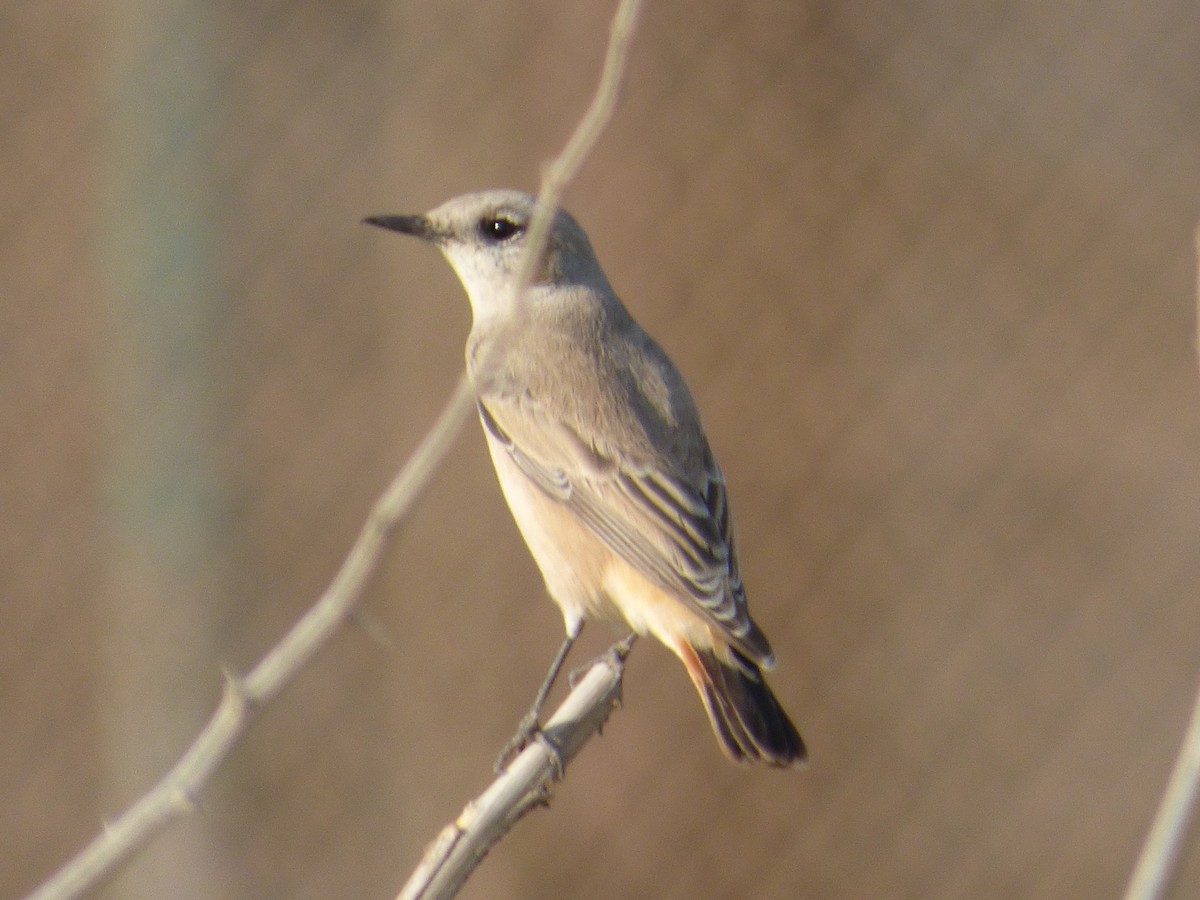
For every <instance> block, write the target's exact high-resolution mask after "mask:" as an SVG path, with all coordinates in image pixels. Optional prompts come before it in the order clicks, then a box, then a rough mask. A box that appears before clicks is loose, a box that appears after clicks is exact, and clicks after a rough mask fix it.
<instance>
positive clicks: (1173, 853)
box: [1125, 227, 1200, 900]
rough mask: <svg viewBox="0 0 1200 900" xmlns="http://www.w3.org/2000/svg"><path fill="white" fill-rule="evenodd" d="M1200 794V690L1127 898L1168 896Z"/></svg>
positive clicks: (1199, 310)
mask: <svg viewBox="0 0 1200 900" xmlns="http://www.w3.org/2000/svg"><path fill="white" fill-rule="evenodd" d="M1195 239H1196V322H1197V332H1196V352H1197V356H1198V358H1200V227H1198V228H1197V229H1196V235H1195ZM1198 793H1200V692H1197V694H1196V702H1195V704H1194V706H1193V707H1192V718H1191V721H1190V722H1189V723H1188V728H1187V732H1186V733H1185V734H1184V737H1183V746H1181V747H1180V748H1179V755H1178V756H1177V757H1176V759H1175V768H1174V769H1172V771H1171V778H1170V780H1169V781H1168V782H1167V789H1166V791H1165V792H1164V793H1163V798H1162V800H1161V801H1160V802H1159V805H1158V812H1157V813H1156V814H1155V816H1154V822H1153V824H1152V825H1151V826H1150V833H1149V834H1148V835H1147V836H1146V843H1145V845H1144V846H1143V847H1142V853H1141V856H1139V857H1138V861H1137V866H1136V867H1135V868H1134V870H1133V875H1132V877H1131V878H1130V879H1129V887H1128V888H1127V889H1126V891H1125V900H1160V898H1162V897H1164V896H1166V892H1167V888H1168V887H1170V884H1171V879H1172V878H1174V876H1175V871H1176V869H1177V867H1178V863H1179V851H1180V850H1181V849H1182V847H1183V841H1184V839H1185V838H1186V837H1187V836H1188V833H1189V832H1190V830H1191V824H1192V816H1193V814H1194V813H1195V811H1196V797H1197V794H1198Z"/></svg>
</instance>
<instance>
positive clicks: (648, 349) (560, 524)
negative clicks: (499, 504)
mask: <svg viewBox="0 0 1200 900" xmlns="http://www.w3.org/2000/svg"><path fill="white" fill-rule="evenodd" d="M535 210H536V200H535V199H534V198H533V197H531V196H529V195H528V194H524V193H521V192H518V191H486V192H483V193H478V194H469V195H467V196H463V197H457V198H455V199H453V200H450V201H448V202H447V203H445V204H443V205H442V206H439V207H438V208H437V209H434V210H432V211H431V212H428V213H426V214H425V215H406V216H373V217H371V218H369V219H367V220H366V221H367V222H368V223H370V224H372V225H377V226H379V227H382V228H387V229H390V230H392V231H399V232H402V233H404V234H409V235H414V236H415V237H419V238H422V239H424V240H426V241H429V242H430V243H432V244H434V245H435V246H436V247H438V249H440V250H441V251H442V253H443V254H445V256H446V258H447V259H448V260H449V262H450V264H451V265H452V266H453V267H454V270H455V272H457V273H458V277H459V278H460V279H461V280H462V283H463V286H464V287H465V288H466V291H467V295H468V297H469V298H470V301H471V310H472V313H473V317H474V324H473V326H472V328H471V334H470V337H469V339H468V341H467V367H468V370H469V371H470V373H471V377H472V379H473V380H474V384H475V390H476V392H477V395H478V401H479V416H480V419H481V420H482V422H483V428H484V432H485V434H486V436H487V442H488V448H489V449H490V451H491V455H492V462H493V463H494V464H495V466H496V474H497V476H498V477H499V479H500V487H501V488H502V489H503V491H504V496H505V498H506V499H507V500H508V505H509V508H510V509H511V510H512V514H513V518H515V519H516V522H517V525H518V526H519V527H520V529H521V533H522V535H524V537H525V541H526V543H527V544H528V545H529V549H530V551H531V552H532V553H533V557H534V559H535V560H536V561H537V564H538V566H539V567H540V568H541V570H542V576H543V577H544V578H545V581H546V588H547V590H548V591H549V592H550V596H551V597H552V598H553V599H554V601H555V602H556V603H557V604H558V605H559V607H561V609H562V614H563V619H564V620H565V622H566V629H567V639H566V641H565V642H564V643H563V646H562V649H561V650H560V651H559V654H558V656H557V657H556V658H555V664H554V665H553V666H552V668H551V673H550V676H549V677H548V681H547V684H546V685H544V686H543V691H541V692H539V695H538V696H539V701H542V700H544V699H545V692H546V691H547V690H549V682H550V681H552V680H553V677H554V675H555V674H556V673H557V671H558V669H559V667H560V666H561V664H562V661H563V659H564V658H565V656H566V653H567V651H568V649H569V648H570V646H571V642H572V641H573V640H574V639H575V638H576V637H577V636H578V635H579V633H580V631H581V630H582V628H583V622H584V620H585V619H589V618H596V619H603V620H609V621H614V622H618V623H620V622H624V623H626V624H627V625H628V626H629V627H630V628H631V629H633V631H634V632H635V633H636V634H646V633H650V634H652V635H654V637H656V638H657V639H658V640H660V641H661V642H662V643H663V644H665V645H666V646H667V647H669V648H670V649H671V650H672V651H673V652H674V653H675V654H676V655H677V656H678V657H679V658H680V659H681V660H682V661H683V664H684V666H685V667H686V668H687V672H688V675H690V676H691V679H692V682H693V683H694V684H695V686H696V690H697V691H699V693H700V698H701V699H702V700H703V701H704V708H705V710H706V711H707V712H708V717H709V719H710V720H711V721H712V726H713V730H714V731H715V732H716V735H717V738H718V739H719V740H720V743H721V747H722V748H723V749H724V751H725V753H726V754H728V755H729V757H731V758H732V759H734V760H749V761H760V762H765V763H768V764H770V765H773V766H789V765H794V764H797V763H801V762H803V761H804V759H805V748H804V743H803V741H802V740H801V739H800V735H799V734H798V733H797V731H796V727H795V726H794V725H793V724H792V723H791V721H790V720H789V719H788V716H787V713H785V712H784V711H783V708H782V707H781V706H780V705H779V701H778V700H776V699H775V695H774V694H773V693H771V689H770V688H769V687H768V686H767V683H766V681H765V680H764V678H763V674H762V670H763V669H769V668H771V667H772V666H773V665H774V662H775V657H774V654H773V653H772V652H771V647H770V644H768V643H767V638H766V636H765V635H764V634H763V633H762V631H761V630H759V628H758V626H757V625H755V623H754V620H753V619H751V618H750V613H749V611H748V610H747V608H746V594H745V591H744V589H743V588H742V579H741V577H740V575H739V574H738V563H737V555H736V553H735V552H734V546H733V532H732V527H731V524H730V517H729V505H728V502H727V500H726V496H725V478H724V477H723V476H722V474H721V469H720V467H718V465H717V461H716V460H715V459H714V458H713V454H712V451H711V450H710V449H709V446H708V441H707V439H706V438H705V436H704V429H703V428H702V427H701V425H700V416H699V414H698V413H697V411H696V406H695V404H694V403H693V401H692V396H691V394H690V393H689V392H688V389H687V386H686V385H685V384H684V382H683V378H682V376H680V374H679V372H678V371H677V370H676V368H675V366H674V365H673V364H672V363H671V361H670V360H669V359H668V358H667V355H666V353H664V352H663V350H662V348H660V347H659V346H658V344H656V343H655V342H654V341H653V340H652V339H651V338H650V337H649V335H647V334H646V332H644V331H643V330H642V329H641V327H639V326H638V324H637V323H636V322H635V321H634V320H633V318H632V317H631V316H630V315H629V313H628V312H627V311H626V309H625V307H624V306H623V305H622V304H621V301H620V300H619V299H617V295H616V294H615V293H614V292H613V289H612V288H611V287H610V286H609V283H608V279H607V278H605V276H604V272H603V271H602V270H601V268H600V264H599V263H598V262H597V261H596V257H595V254H594V253H593V251H592V247H591V244H590V243H589V242H588V239H587V236H586V235H585V234H584V232H583V229H582V228H580V227H579V225H578V224H577V223H576V222H575V220H574V219H573V218H571V217H570V216H569V215H568V214H567V213H566V212H565V211H563V210H558V211H557V212H556V213H555V217H554V220H553V226H552V228H551V231H550V237H549V241H548V244H547V247H546V250H545V252H544V254H543V255H542V259H541V261H540V263H539V264H538V265H537V266H536V267H535V269H534V275H533V278H532V281H531V283H530V285H529V287H528V288H527V289H526V290H525V292H524V294H523V295H522V296H521V297H520V298H517V299H516V302H515V303H514V297H513V292H514V289H515V287H516V282H517V278H518V270H519V268H520V265H521V256H522V252H523V250H524V247H525V244H526V237H527V234H528V229H529V226H530V222H531V220H532V218H533V215H534V212H535ZM538 706H540V702H539V703H538V704H535V709H534V712H533V714H532V716H531V717H530V719H531V724H533V725H536V714H537V713H536V711H537V708H538Z"/></svg>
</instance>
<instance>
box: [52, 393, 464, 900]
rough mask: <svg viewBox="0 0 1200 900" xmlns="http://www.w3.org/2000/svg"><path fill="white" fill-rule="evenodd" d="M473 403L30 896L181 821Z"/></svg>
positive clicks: (89, 881) (89, 875)
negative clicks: (203, 710) (294, 608)
mask: <svg viewBox="0 0 1200 900" xmlns="http://www.w3.org/2000/svg"><path fill="white" fill-rule="evenodd" d="M473 407H474V391H473V390H472V388H471V385H470V383H469V382H468V380H467V379H466V377H465V376H464V377H463V378H462V379H460V381H459V383H458V387H457V388H456V390H455V392H454V394H453V396H452V397H451V398H450V401H449V402H448V403H447V404H446V406H445V408H444V409H443V410H442V412H441V415H440V416H439V417H438V420H437V422H436V423H435V424H434V426H433V428H432V430H430V432H429V434H427V435H426V436H425V439H424V440H423V441H422V442H421V445H420V446H419V447H418V448H417V450H416V452H415V453H414V454H413V456H412V458H411V459H410V460H409V461H408V463H407V465H405V466H404V468H403V469H402V470H401V472H400V474H399V475H397V476H396V479H395V480H394V481H393V482H392V484H391V485H390V486H389V487H388V489H387V490H386V491H385V492H384V493H383V495H382V496H381V497H380V498H379V500H377V501H376V503H375V506H374V507H372V509H371V512H370V514H369V515H368V516H367V520H366V522H365V523H364V525H363V528H362V531H361V532H360V533H359V536H358V540H356V541H355V542H354V545H353V547H351V549H350V553H349V555H348V556H347V557H346V561H345V562H344V563H342V567H341V569H339V570H338V573H337V575H336V576H334V579H333V582H332V583H331V584H330V585H329V587H328V589H327V590H326V591H325V593H324V594H323V595H322V597H321V598H320V600H318V601H317V603H316V604H315V605H314V606H313V607H312V608H311V609H309V611H308V612H307V613H306V614H305V615H304V617H303V618H301V619H300V621H299V622H297V623H296V624H295V625H294V626H293V627H292V630H291V631H289V632H288V633H287V635H286V636H285V637H284V638H283V640H281V641H280V642H279V643H278V644H277V645H276V646H275V647H274V648H273V649H272V650H271V651H270V652H269V653H267V655H266V656H264V657H263V659H262V660H261V661H260V662H259V664H258V665H257V666H255V667H254V669H253V670H252V671H251V672H250V674H249V675H247V676H246V677H245V678H241V677H239V676H237V675H235V674H233V673H229V672H227V673H226V676H225V690H224V693H223V694H222V696H221V702H220V703H219V704H218V706H217V709H216V712H214V713H213V715H212V718H211V719H209V721H208V724H207V725H205V727H204V730H203V731H201V732H200V734H199V736H198V737H197V738H196V740H195V741H194V742H193V743H192V745H191V746H190V747H189V748H188V749H187V751H186V752H185V753H184V754H183V756H182V757H181V758H180V759H179V761H178V762H177V763H176V764H175V766H174V767H173V768H172V769H171V771H170V772H168V773H167V775H166V776H165V777H164V778H163V779H162V780H161V781H160V782H159V783H158V784H156V785H155V786H154V787H153V788H151V789H150V791H148V792H147V793H145V794H143V795H142V797H141V798H140V799H139V800H138V801H137V802H135V803H134V804H133V806H131V807H130V808H129V809H128V810H126V811H125V812H124V813H123V814H122V815H121V816H120V817H119V818H117V819H115V820H113V821H111V822H109V823H107V824H106V825H105V827H104V829H103V830H102V831H101V832H100V833H99V834H98V835H96V837H95V838H94V839H93V840H92V842H91V843H90V844H88V845H87V846H86V847H84V848H83V850H81V851H80V852H79V853H78V854H77V855H76V856H75V857H74V858H72V859H71V860H70V861H68V862H67V863H66V865H64V866H63V867H62V868H61V869H59V870H58V871H57V872H55V873H54V875H52V876H51V877H50V878H49V879H48V880H47V881H46V882H45V883H44V884H42V885H41V887H39V888H38V889H37V890H36V891H34V892H33V894H31V895H30V900H60V898H68V897H78V896H79V895H80V894H82V893H83V892H84V891H85V890H87V889H88V888H90V887H92V886H94V885H95V884H96V882H98V881H99V880H100V879H101V878H103V877H104V876H105V875H107V874H108V873H110V872H111V871H112V870H113V869H115V868H116V866H117V865H118V864H120V863H122V862H124V861H125V860H127V859H129V857H131V856H132V855H133V854H134V853H135V852H136V851H137V850H138V849H139V848H141V847H142V846H143V845H145V844H146V842H148V841H149V840H150V838H152V837H154V836H155V835H157V834H158V833H159V832H161V831H162V830H163V829H165V828H166V827H167V825H169V824H170V823H171V822H172V821H174V820H175V819H177V818H179V817H181V816H183V815H186V814H188V813H191V812H193V811H194V810H195V807H196V803H195V798H196V797H197V796H198V794H199V792H200V790H201V789H202V788H203V787H204V785H205V784H206V783H207V781H208V779H209V777H210V776H211V775H212V773H213V772H214V771H215V770H216V769H217V767H218V766H220V764H221V763H222V762H224V760H225V758H226V757H227V756H228V755H229V753H230V751H231V750H232V749H233V748H234V746H235V745H236V743H237V741H238V738H239V737H240V736H241V735H242V733H243V732H244V731H245V730H246V728H247V727H248V726H249V725H250V723H251V722H252V721H253V719H254V718H255V715H256V714H257V712H258V710H259V709H261V707H262V705H263V704H265V703H266V702H267V701H269V700H270V699H271V698H272V697H274V696H275V695H276V694H278V693H279V691H280V690H282V689H283V687H284V686H285V685H287V684H288V683H289V682H290V681H291V680H292V679H293V678H294V677H295V675H296V674H297V673H298V672H299V671H300V669H301V668H303V666H304V664H305V663H307V662H308V660H309V659H310V658H312V656H313V654H314V653H316V651H317V650H318V649H319V648H320V647H321V646H322V645H323V644H324V643H325V642H326V641H327V640H328V639H329V637H330V636H331V635H332V634H333V633H334V632H335V631H336V630H337V628H338V626H340V625H341V623H342V622H343V621H344V620H345V618H346V616H347V615H348V614H349V612H350V611H351V610H352V609H353V608H354V605H355V604H356V603H357V602H358V600H359V598H360V597H361V596H362V592H363V589H364V588H365V586H366V584H367V581H368V579H369V578H370V576H371V574H372V573H373V572H374V571H375V568H376V566H377V565H378V564H379V560H380V558H381V557H382V555H383V549H384V542H385V540H386V538H387V536H388V534H389V533H390V532H391V531H392V530H393V529H394V528H395V527H396V525H397V524H399V523H400V521H401V520H402V519H403V518H404V516H405V515H406V514H407V513H408V511H409V510H410V509H411V508H412V505H413V503H414V501H415V500H416V499H417V497H418V496H419V495H420V493H421V491H422V490H423V489H424V487H425V486H426V484H428V482H429V479H430V476H432V475H433V473H434V471H436V469H437V467H438V465H439V463H440V462H441V460H442V458H443V457H444V456H445V454H446V451H447V450H448V449H449V447H450V444H451V442H452V441H453V439H454V437H455V435H457V434H458V431H459V429H460V428H461V427H462V424H463V422H464V421H466V418H467V415H468V414H469V413H470V411H471V410H472V409H473Z"/></svg>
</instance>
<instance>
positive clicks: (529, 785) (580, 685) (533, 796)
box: [397, 640, 632, 900]
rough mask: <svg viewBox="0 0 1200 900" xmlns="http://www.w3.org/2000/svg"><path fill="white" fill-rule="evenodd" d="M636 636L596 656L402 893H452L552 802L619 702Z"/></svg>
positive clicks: (440, 897) (415, 898) (437, 898)
mask: <svg viewBox="0 0 1200 900" xmlns="http://www.w3.org/2000/svg"><path fill="white" fill-rule="evenodd" d="M631 644H632V641H631V640H629V641H624V642H622V643H620V644H617V645H616V646H614V647H613V648H612V650H610V651H609V652H608V653H607V654H605V655H604V656H602V657H600V658H599V659H597V660H596V661H595V662H594V663H593V664H592V665H591V667H590V668H589V669H588V670H587V673H586V674H585V675H584V676H583V678H582V679H580V680H579V681H578V682H577V683H576V685H575V687H574V689H573V690H572V691H571V693H570V694H569V695H568V696H567V699H566V700H564V701H563V704H562V706H560V707H559V708H558V710H557V711H556V712H555V713H554V715H553V716H551V717H550V720H549V721H548V722H547V723H546V724H545V725H544V726H542V729H541V731H540V732H539V734H538V736H537V738H536V739H535V740H534V741H532V742H531V743H530V744H529V746H527V747H526V748H525V749H524V750H522V751H521V753H520V754H519V755H518V756H517V757H516V758H515V759H514V760H513V761H512V763H511V764H510V765H509V766H508V768H507V769H505V770H504V772H503V773H502V774H501V775H500V776H499V777H497V778H496V780H495V781H493V782H492V784H491V785H490V786H489V787H488V789H487V790H485V791H484V792H483V793H482V794H480V795H479V796H478V797H476V798H475V799H474V800H472V801H470V802H469V803H467V805H466V806H465V807H464V808H463V811H462V812H461V813H460V814H459V816H458V818H457V819H455V820H454V821H453V822H451V823H450V824H449V825H447V826H446V827H445V828H443V829H442V831H441V832H440V833H439V834H438V836H437V837H436V838H435V839H434V840H433V843H431V844H430V845H429V847H428V848H427V849H426V851H425V855H424V856H423V857H422V858H421V861H420V863H418V865H417V867H416V868H415V869H414V870H413V873H412V875H411V876H410V877H409V880H408V883H407V884H405V886H404V889H403V890H402V891H401V892H400V894H399V896H398V898H397V900H444V898H447V897H453V896H454V895H455V894H456V893H458V890H459V889H460V888H461V887H462V886H463V884H464V883H465V882H466V880H467V878H468V877H469V876H470V875H471V873H472V872H473V871H474V870H475V867H476V866H478V865H479V863H481V862H482V861H483V858H484V857H485V856H486V855H487V852H488V851H489V850H490V849H491V848H492V846H493V845H494V844H495V843H496V842H497V841H499V840H500V839H501V838H502V837H504V835H505V834H506V833H507V832H508V830H509V829H510V828H512V826H513V825H515V824H516V823H517V821H518V820H519V819H520V818H521V817H522V816H524V815H525V814H526V813H527V812H529V811H530V810H531V809H533V808H534V807H536V806H543V805H545V804H546V803H548V802H549V797H550V789H551V787H552V786H553V784H554V783H555V782H557V781H560V780H562V778H563V775H564V771H565V767H566V765H567V763H569V762H570V761H571V760H572V759H573V758H574V757H575V755H576V754H577V753H578V752H579V751H580V750H581V749H583V746H584V744H586V743H587V741H588V740H589V739H590V738H591V736H592V735H593V734H598V733H599V732H600V729H601V727H602V726H603V725H604V723H605V721H606V720H607V719H608V715H609V713H610V712H611V711H612V710H613V708H614V707H615V706H617V705H618V704H619V703H620V701H621V676H622V674H623V672H624V668H625V658H626V656H627V655H628V653H629V648H630V646H631Z"/></svg>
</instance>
